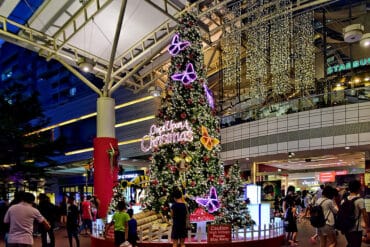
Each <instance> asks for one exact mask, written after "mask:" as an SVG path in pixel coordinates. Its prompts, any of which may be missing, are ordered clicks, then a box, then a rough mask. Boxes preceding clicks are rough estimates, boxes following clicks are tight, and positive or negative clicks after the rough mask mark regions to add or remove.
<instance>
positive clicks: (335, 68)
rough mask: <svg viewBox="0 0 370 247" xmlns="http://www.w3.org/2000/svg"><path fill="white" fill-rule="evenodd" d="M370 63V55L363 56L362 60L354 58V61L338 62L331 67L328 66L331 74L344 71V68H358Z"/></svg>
mask: <svg viewBox="0 0 370 247" xmlns="http://www.w3.org/2000/svg"><path fill="white" fill-rule="evenodd" d="M366 65H370V57H368V58H363V59H360V60H354V61H352V62H348V63H345V64H337V65H334V66H331V67H328V68H327V74H328V75H330V74H332V73H336V72H340V71H344V70H350V69H351V68H357V67H361V66H366Z"/></svg>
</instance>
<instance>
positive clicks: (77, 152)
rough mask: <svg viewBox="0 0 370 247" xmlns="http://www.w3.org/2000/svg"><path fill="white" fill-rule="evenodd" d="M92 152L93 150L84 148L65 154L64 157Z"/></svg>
mask: <svg viewBox="0 0 370 247" xmlns="http://www.w3.org/2000/svg"><path fill="white" fill-rule="evenodd" d="M93 150H94V148H84V149H79V150H75V151H71V152H67V153H65V154H64V155H66V156H68V155H73V154H80V153H86V152H91V151H93Z"/></svg>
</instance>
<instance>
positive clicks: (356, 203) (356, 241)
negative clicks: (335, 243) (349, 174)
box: [336, 180, 368, 247]
mask: <svg viewBox="0 0 370 247" xmlns="http://www.w3.org/2000/svg"><path fill="white" fill-rule="evenodd" d="M348 189H349V192H350V193H349V195H348V197H347V198H345V199H343V201H342V202H341V205H340V208H339V212H338V215H337V222H336V227H337V229H338V230H341V232H342V233H343V234H344V235H345V237H346V240H347V247H361V242H362V231H363V230H366V228H367V226H368V217H367V213H366V209H365V201H364V199H363V198H361V196H360V192H361V183H360V181H358V180H352V181H350V182H349V184H348Z"/></svg>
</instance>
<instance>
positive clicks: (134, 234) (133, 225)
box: [127, 208, 139, 247]
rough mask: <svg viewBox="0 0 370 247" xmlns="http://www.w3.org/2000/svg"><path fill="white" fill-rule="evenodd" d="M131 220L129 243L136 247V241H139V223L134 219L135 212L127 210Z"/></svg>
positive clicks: (129, 222)
mask: <svg viewBox="0 0 370 247" xmlns="http://www.w3.org/2000/svg"><path fill="white" fill-rule="evenodd" d="M127 213H128V215H129V216H130V220H129V221H128V241H129V242H130V243H131V245H132V247H136V246H137V245H136V241H137V240H138V239H139V237H138V236H137V222H136V219H135V218H134V217H133V215H134V210H132V209H131V208H130V209H128V210H127Z"/></svg>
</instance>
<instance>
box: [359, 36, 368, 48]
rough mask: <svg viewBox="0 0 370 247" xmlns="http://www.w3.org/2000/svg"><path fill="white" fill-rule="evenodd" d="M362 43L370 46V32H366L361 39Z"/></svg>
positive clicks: (363, 45) (364, 45)
mask: <svg viewBox="0 0 370 247" xmlns="http://www.w3.org/2000/svg"><path fill="white" fill-rule="evenodd" d="M360 45H361V46H362V47H370V33H365V34H364V35H363V36H362V38H361V40H360Z"/></svg>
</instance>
